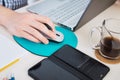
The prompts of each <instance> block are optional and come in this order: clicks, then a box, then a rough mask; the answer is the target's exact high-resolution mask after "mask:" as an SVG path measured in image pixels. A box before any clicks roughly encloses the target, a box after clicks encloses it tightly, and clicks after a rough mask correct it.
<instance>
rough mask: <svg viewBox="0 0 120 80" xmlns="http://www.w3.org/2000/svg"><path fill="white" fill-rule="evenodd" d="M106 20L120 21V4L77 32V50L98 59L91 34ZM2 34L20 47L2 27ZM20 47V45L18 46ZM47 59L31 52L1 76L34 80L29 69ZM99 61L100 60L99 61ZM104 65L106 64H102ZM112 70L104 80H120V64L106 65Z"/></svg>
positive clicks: (0, 32) (18, 79)
mask: <svg viewBox="0 0 120 80" xmlns="http://www.w3.org/2000/svg"><path fill="white" fill-rule="evenodd" d="M25 9H26V7H24V8H22V9H19V10H18V12H24V11H26V10H25ZM106 18H119V19H120V4H114V5H113V6H111V7H110V8H108V9H107V10H105V11H104V12H102V13H101V14H100V15H98V16H97V17H95V18H94V19H92V20H91V21H90V22H88V23H87V24H86V25H84V26H83V27H82V28H80V29H79V30H77V31H76V32H75V33H76V35H77V36H78V40H79V43H78V45H77V49H79V50H80V51H83V52H84V53H86V54H87V55H89V56H91V57H93V58H95V59H97V58H96V57H95V54H94V50H92V48H91V46H90V44H89V33H90V30H91V29H92V28H93V27H96V26H99V25H101V23H102V21H103V20H104V19H106ZM0 34H3V35H5V36H7V37H8V38H9V39H10V40H12V41H13V42H14V43H15V44H16V45H18V44H17V43H16V42H15V41H14V40H13V38H12V36H11V35H10V34H9V33H8V32H7V31H6V30H5V29H4V28H2V27H0ZM18 46H19V45H18ZM44 58H45V57H41V56H36V55H33V54H31V53H29V52H27V55H25V56H24V57H22V59H21V60H20V61H19V62H18V63H17V64H14V65H13V66H11V67H9V68H7V69H6V70H4V71H3V72H1V73H0V74H1V75H3V76H5V75H7V74H9V73H11V72H12V73H14V75H15V78H16V80H33V79H32V78H30V77H29V76H28V74H27V71H28V69H29V68H30V67H31V66H33V65H34V64H36V63H37V62H39V61H40V60H42V59H44ZM97 60H98V59H97ZM102 63H104V62H102ZM104 64H106V63H104ZM106 65H107V66H109V68H110V72H109V73H108V74H107V76H106V77H105V78H104V80H120V63H119V64H106Z"/></svg>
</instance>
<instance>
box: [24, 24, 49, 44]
mask: <svg viewBox="0 0 120 80" xmlns="http://www.w3.org/2000/svg"><path fill="white" fill-rule="evenodd" d="M24 31H25V32H27V33H28V34H30V35H32V36H33V37H34V38H36V39H38V40H39V41H41V42H43V43H44V44H48V43H49V41H48V40H47V38H45V37H44V36H43V35H42V34H41V33H40V32H39V31H38V30H36V29H35V28H33V27H29V26H28V27H26V29H25V30H24Z"/></svg>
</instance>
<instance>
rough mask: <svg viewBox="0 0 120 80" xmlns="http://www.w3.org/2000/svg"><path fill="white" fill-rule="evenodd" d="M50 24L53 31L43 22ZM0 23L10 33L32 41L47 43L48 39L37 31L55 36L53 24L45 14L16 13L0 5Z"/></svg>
mask: <svg viewBox="0 0 120 80" xmlns="http://www.w3.org/2000/svg"><path fill="white" fill-rule="evenodd" d="M43 23H46V24H48V25H50V26H51V27H52V29H53V31H51V30H48V29H47V28H46V26H45V25H44V24H43ZM0 25H2V26H3V27H5V28H6V29H7V30H8V31H9V32H10V33H11V34H12V35H16V36H19V37H23V38H26V39H29V40H31V41H34V42H43V43H45V44H47V43H48V40H47V39H46V38H45V37H44V36H43V35H42V34H40V32H39V31H37V30H36V29H38V30H40V31H42V32H43V33H45V34H47V35H48V36H49V37H51V38H53V39H54V38H55V33H54V24H53V23H52V22H51V20H50V19H49V18H47V17H45V16H41V15H36V14H32V13H17V12H14V11H12V10H10V9H8V8H5V7H3V6H0Z"/></svg>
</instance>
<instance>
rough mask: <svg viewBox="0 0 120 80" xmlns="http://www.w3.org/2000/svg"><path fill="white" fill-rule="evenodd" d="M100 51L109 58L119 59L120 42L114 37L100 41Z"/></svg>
mask: <svg viewBox="0 0 120 80" xmlns="http://www.w3.org/2000/svg"><path fill="white" fill-rule="evenodd" d="M100 51H101V53H102V54H103V55H104V56H107V58H111V59H116V58H118V57H119V55H120V40H119V39H117V38H114V37H105V38H104V39H102V40H101V41H100Z"/></svg>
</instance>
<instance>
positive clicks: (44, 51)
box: [13, 26, 78, 56]
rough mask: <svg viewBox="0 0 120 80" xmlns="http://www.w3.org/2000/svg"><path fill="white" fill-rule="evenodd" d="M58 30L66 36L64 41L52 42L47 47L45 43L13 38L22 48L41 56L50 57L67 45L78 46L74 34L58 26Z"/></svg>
mask: <svg viewBox="0 0 120 80" xmlns="http://www.w3.org/2000/svg"><path fill="white" fill-rule="evenodd" d="M56 30H58V31H60V32H62V33H63V34H64V40H63V41H62V42H60V43H57V42H53V41H50V42H49V44H47V45H45V44H43V43H35V42H32V41H29V40H27V39H25V38H20V37H16V36H13V38H14V40H15V41H16V42H17V43H18V44H19V45H20V46H22V47H23V48H25V49H26V50H28V51H30V52H31V53H33V54H36V55H39V56H50V55H51V54H53V53H54V52H55V51H56V50H58V49H59V48H60V47H62V46H63V45H65V44H68V45H71V46H72V47H76V46H77V43H78V39H77V37H76V35H75V34H74V32H72V31H70V30H68V29H65V28H63V27H58V26H57V27H56Z"/></svg>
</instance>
